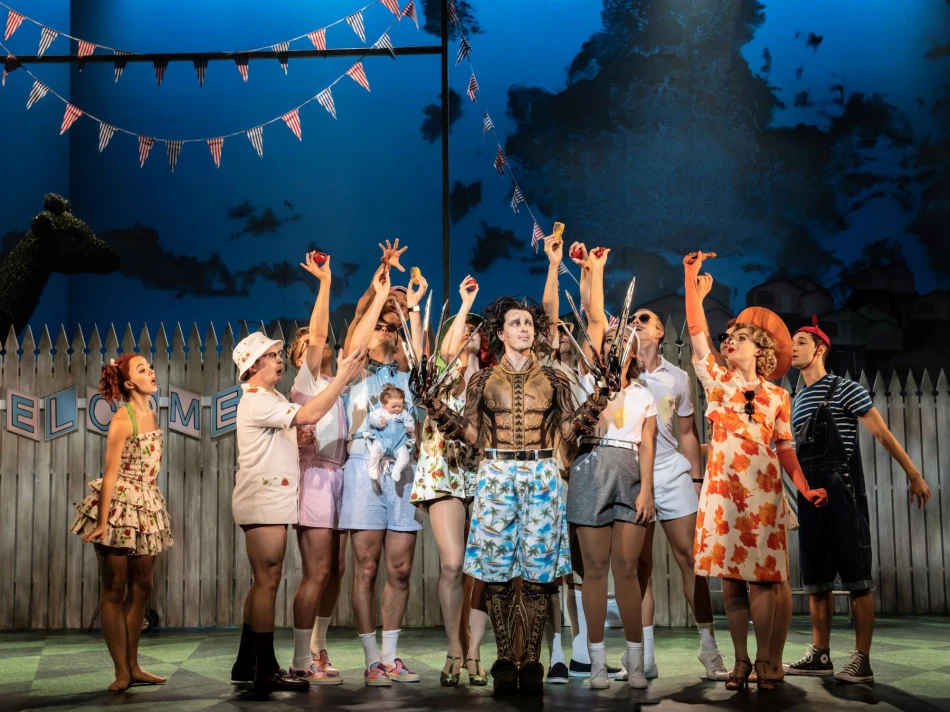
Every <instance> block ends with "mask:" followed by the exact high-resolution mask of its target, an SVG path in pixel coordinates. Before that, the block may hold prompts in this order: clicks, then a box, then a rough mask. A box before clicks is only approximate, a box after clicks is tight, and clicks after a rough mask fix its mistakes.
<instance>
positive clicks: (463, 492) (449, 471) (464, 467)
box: [409, 368, 479, 504]
mask: <svg viewBox="0 0 950 712" xmlns="http://www.w3.org/2000/svg"><path fill="white" fill-rule="evenodd" d="M461 379H462V369H461V368H458V370H457V372H456V374H455V375H454V376H451V377H450V378H448V379H447V383H446V386H445V389H446V391H447V392H448V395H447V396H446V397H445V400H444V402H445V404H446V405H448V407H449V408H451V409H452V410H454V411H455V412H456V413H462V412H463V411H464V410H465V391H464V390H463V391H462V393H461V394H460V395H459V396H455V395H453V394H454V393H455V391H456V390H457V389H458V385H459V381H460V380H461ZM478 461H479V457H478V453H477V452H476V451H475V449H474V448H472V447H469V446H468V445H465V444H464V443H461V442H459V441H458V440H447V439H446V438H444V437H443V436H442V433H440V432H439V429H438V428H437V427H436V425H435V423H434V422H433V421H432V419H431V418H429V417H426V420H425V423H424V424H423V427H422V436H421V437H420V438H419V463H418V465H417V466H416V479H415V482H414V484H413V487H412V495H411V496H410V498H409V501H410V502H411V503H413V504H425V503H426V502H431V501H432V500H436V499H442V498H443V497H459V498H460V499H466V498H471V497H474V496H475V484H476V473H477V471H478Z"/></svg>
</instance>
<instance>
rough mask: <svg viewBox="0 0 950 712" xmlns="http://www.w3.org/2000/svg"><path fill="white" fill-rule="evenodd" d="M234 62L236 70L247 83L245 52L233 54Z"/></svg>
mask: <svg viewBox="0 0 950 712" xmlns="http://www.w3.org/2000/svg"><path fill="white" fill-rule="evenodd" d="M234 63H235V64H236V65H237V68H238V71H239V72H240V73H241V77H242V78H243V79H244V83H245V84H247V64H248V59H247V52H238V53H237V54H236V55H234Z"/></svg>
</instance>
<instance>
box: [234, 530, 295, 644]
mask: <svg viewBox="0 0 950 712" xmlns="http://www.w3.org/2000/svg"><path fill="white" fill-rule="evenodd" d="M244 533H245V537H246V539H247V558H248V559H249V560H250V562H251V571H252V572H253V575H254V581H253V583H252V584H251V588H250V589H249V590H248V592H247V600H246V601H245V612H247V613H250V616H249V618H250V621H249V622H250V625H251V630H253V631H254V632H255V633H272V632H273V631H274V605H275V601H276V598H277V587H278V586H279V585H280V579H281V576H282V575H283V572H284V553H285V552H286V551H287V527H286V525H283V524H281V525H274V526H271V525H262V526H253V527H248V528H246V529H245V532H244ZM245 620H247V619H245Z"/></svg>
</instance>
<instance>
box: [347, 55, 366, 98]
mask: <svg viewBox="0 0 950 712" xmlns="http://www.w3.org/2000/svg"><path fill="white" fill-rule="evenodd" d="M346 73H347V74H348V75H349V76H350V77H352V79H353V81H355V82H356V83H357V84H359V85H360V86H361V87H363V88H364V89H365V90H366V91H369V79H367V78H366V70H365V69H363V63H362V62H357V63H356V64H354V65H353V66H352V67H350V68H349V69H347V70H346Z"/></svg>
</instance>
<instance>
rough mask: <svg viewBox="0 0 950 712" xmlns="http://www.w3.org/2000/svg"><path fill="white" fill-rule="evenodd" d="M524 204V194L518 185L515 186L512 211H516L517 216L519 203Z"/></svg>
mask: <svg viewBox="0 0 950 712" xmlns="http://www.w3.org/2000/svg"><path fill="white" fill-rule="evenodd" d="M523 202H524V194H523V193H522V192H521V188H520V187H519V186H518V185H515V192H514V194H513V195H512V196H511V209H512V210H514V211H515V215H517V214H518V203H523Z"/></svg>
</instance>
